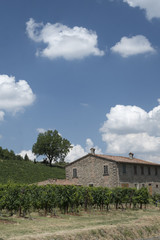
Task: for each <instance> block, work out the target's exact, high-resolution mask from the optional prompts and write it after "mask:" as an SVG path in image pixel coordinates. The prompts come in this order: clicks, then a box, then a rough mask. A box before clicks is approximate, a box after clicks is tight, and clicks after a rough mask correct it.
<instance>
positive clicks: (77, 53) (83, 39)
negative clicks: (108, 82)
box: [26, 18, 104, 60]
mask: <svg viewBox="0 0 160 240" xmlns="http://www.w3.org/2000/svg"><path fill="white" fill-rule="evenodd" d="M26 25H27V27H26V30H27V33H28V36H29V38H30V39H32V40H33V41H35V42H42V43H44V44H45V45H47V46H46V47H45V48H44V49H42V50H41V51H37V55H38V56H44V57H47V58H49V59H55V58H59V57H62V58H64V59H66V60H72V59H82V58H84V57H87V56H90V55H94V56H103V55H104V51H101V50H99V49H98V47H97V44H98V43H97V38H98V37H97V34H96V33H95V32H93V31H91V30H88V29H86V28H83V27H77V26H75V27H73V28H69V27H67V26H65V25H63V24H60V23H55V24H51V23H47V24H46V25H44V24H43V23H36V22H35V21H34V19H32V18H31V19H30V20H29V21H28V22H27V23H26Z"/></svg>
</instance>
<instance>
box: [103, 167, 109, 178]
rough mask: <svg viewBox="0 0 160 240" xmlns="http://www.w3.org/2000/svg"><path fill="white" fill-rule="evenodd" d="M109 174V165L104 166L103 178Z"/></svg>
mask: <svg viewBox="0 0 160 240" xmlns="http://www.w3.org/2000/svg"><path fill="white" fill-rule="evenodd" d="M107 175H109V174H108V165H104V174H103V176H107Z"/></svg>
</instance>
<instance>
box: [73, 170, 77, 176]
mask: <svg viewBox="0 0 160 240" xmlns="http://www.w3.org/2000/svg"><path fill="white" fill-rule="evenodd" d="M73 178H77V168H73Z"/></svg>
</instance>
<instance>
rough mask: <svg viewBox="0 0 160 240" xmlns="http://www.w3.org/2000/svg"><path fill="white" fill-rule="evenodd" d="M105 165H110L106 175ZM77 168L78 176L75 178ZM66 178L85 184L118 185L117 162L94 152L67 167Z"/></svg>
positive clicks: (75, 182) (74, 182)
mask: <svg viewBox="0 0 160 240" xmlns="http://www.w3.org/2000/svg"><path fill="white" fill-rule="evenodd" d="M104 166H108V175H106V176H104ZM75 168H76V169H77V178H73V169H75ZM66 179H67V180H70V181H72V182H73V184H79V185H83V186H92V185H93V186H95V187H97V186H103V187H116V186H117V185H118V175H117V164H116V163H115V162H112V161H110V160H104V159H102V158H99V157H96V156H94V155H92V154H89V155H87V156H86V157H84V158H81V159H80V160H78V161H75V162H73V163H72V164H70V165H69V166H67V167H66Z"/></svg>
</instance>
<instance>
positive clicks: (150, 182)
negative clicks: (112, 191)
mask: <svg viewBox="0 0 160 240" xmlns="http://www.w3.org/2000/svg"><path fill="white" fill-rule="evenodd" d="M125 165H126V167H125V168H126V173H124V172H123V171H124V164H123V163H118V172H119V186H120V187H121V186H123V187H125V186H126V187H136V188H138V189H139V188H141V187H148V189H149V191H150V193H154V192H157V193H160V167H159V166H150V165H149V166H148V165H144V164H143V165H142V164H125ZM134 166H137V174H135V171H134ZM141 167H143V170H144V172H143V174H142V172H141ZM148 167H150V174H149V173H148ZM155 168H157V173H156V170H155Z"/></svg>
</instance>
